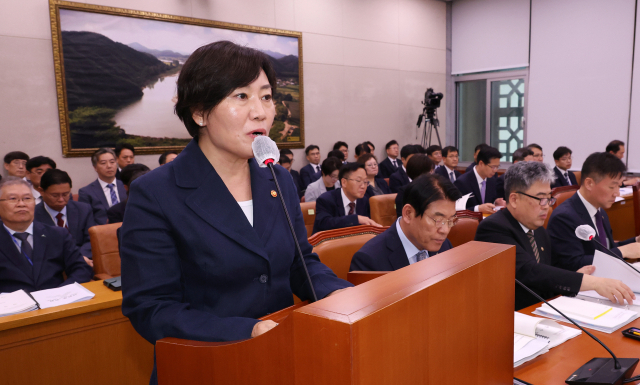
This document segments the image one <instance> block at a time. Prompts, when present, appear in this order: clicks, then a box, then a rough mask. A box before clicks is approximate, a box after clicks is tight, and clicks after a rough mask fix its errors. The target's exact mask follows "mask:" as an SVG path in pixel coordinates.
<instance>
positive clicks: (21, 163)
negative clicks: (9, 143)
mask: <svg viewBox="0 0 640 385" xmlns="http://www.w3.org/2000/svg"><path fill="white" fill-rule="evenodd" d="M10 164H12V165H14V166H19V167H26V166H27V161H26V160H18V159H14V160H12V161H11V163H10Z"/></svg>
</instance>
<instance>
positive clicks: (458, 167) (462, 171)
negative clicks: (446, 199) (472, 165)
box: [456, 166, 467, 174]
mask: <svg viewBox="0 0 640 385" xmlns="http://www.w3.org/2000/svg"><path fill="white" fill-rule="evenodd" d="M456 171H458V172H459V173H460V174H464V173H465V172H467V168H466V167H462V166H456Z"/></svg>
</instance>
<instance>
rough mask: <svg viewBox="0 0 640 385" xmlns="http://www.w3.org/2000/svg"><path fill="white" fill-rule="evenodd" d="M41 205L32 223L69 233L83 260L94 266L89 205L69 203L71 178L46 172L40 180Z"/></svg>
mask: <svg viewBox="0 0 640 385" xmlns="http://www.w3.org/2000/svg"><path fill="white" fill-rule="evenodd" d="M40 186H41V188H42V202H41V203H38V204H37V205H36V211H35V221H36V222H40V223H42V224H44V225H47V226H58V227H61V228H65V229H67V230H69V233H70V234H71V236H72V237H73V239H74V240H75V243H76V246H78V248H79V249H80V254H82V256H83V257H84V259H85V261H86V262H87V263H88V264H89V265H91V266H93V261H92V260H91V259H92V258H93V256H92V254H91V240H90V239H89V228H90V227H91V226H95V225H96V222H95V220H94V219H93V210H92V209H91V206H89V205H88V204H86V203H83V202H75V201H73V200H70V199H69V197H70V196H71V187H72V184H71V178H70V177H69V174H67V173H66V172H64V171H62V170H56V169H51V170H47V172H45V173H44V174H43V175H42V179H41V181H40Z"/></svg>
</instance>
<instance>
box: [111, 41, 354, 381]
mask: <svg viewBox="0 0 640 385" xmlns="http://www.w3.org/2000/svg"><path fill="white" fill-rule="evenodd" d="M275 88H276V78H275V73H274V71H273V69H272V67H271V64H270V62H269V60H268V58H267V56H266V55H264V54H262V53H261V52H259V51H256V50H253V49H251V48H247V47H241V46H238V45H235V44H233V43H231V42H226V41H222V42H216V43H213V44H209V45H206V46H203V47H200V48H198V49H197V50H196V51H195V52H194V53H193V54H192V55H191V56H190V57H189V59H188V60H187V62H186V63H185V64H184V66H183V68H182V71H181V73H180V76H179V79H178V101H177V103H176V107H175V111H176V114H177V115H178V117H179V118H180V119H181V120H182V121H183V123H184V124H185V126H186V127H187V130H188V131H189V133H190V134H191V136H193V138H194V139H193V140H192V141H191V143H189V144H188V145H187V146H186V148H185V149H184V151H182V153H181V154H180V155H178V157H177V158H176V159H175V160H174V161H173V162H171V163H168V164H166V165H164V166H163V167H159V168H157V169H155V170H153V171H151V172H150V173H148V174H146V175H144V176H142V177H140V178H138V179H137V180H136V181H135V182H134V183H133V184H132V186H131V193H130V197H129V200H128V203H127V210H126V213H125V217H124V221H123V226H122V230H121V257H122V278H123V279H122V281H123V303H122V311H123V314H125V315H126V316H127V317H129V319H130V320H131V323H132V324H133V326H134V327H135V329H136V330H137V331H138V332H139V333H140V334H141V335H142V336H143V337H144V338H146V339H147V340H148V341H149V342H151V343H155V342H156V341H157V340H159V339H161V338H164V337H177V338H184V339H191V340H200V341H231V340H240V339H246V338H250V337H255V336H258V335H260V334H262V333H265V332H266V331H268V330H270V329H271V328H273V327H275V326H276V325H277V324H276V323H274V322H273V321H263V322H260V321H258V320H257V318H259V317H262V316H264V315H267V314H269V313H272V312H275V311H278V310H281V309H283V308H285V307H287V306H290V305H292V304H293V296H292V294H296V295H297V296H298V297H300V298H301V299H303V300H304V299H311V297H312V295H311V291H310V289H309V282H307V279H306V275H305V273H304V269H303V266H302V263H301V261H300V258H299V257H298V256H297V255H296V251H295V245H294V241H293V239H292V236H291V233H290V230H289V228H288V224H287V221H286V218H285V215H284V212H283V210H282V206H281V203H280V198H279V197H277V192H276V187H275V183H274V181H273V177H272V175H271V173H270V171H269V170H268V169H265V168H259V167H258V164H257V163H256V161H255V160H254V159H253V151H252V149H251V144H252V142H253V140H254V138H255V137H257V136H258V135H267V134H268V132H269V129H270V128H271V125H272V123H273V119H274V116H275V106H274V103H273V100H272V95H273V93H274V92H275ZM276 177H277V178H278V183H279V184H280V186H281V188H282V193H283V195H284V199H285V202H286V205H287V208H288V210H289V212H290V213H291V216H292V220H293V222H294V227H295V230H296V233H297V236H298V239H299V241H300V247H301V249H302V253H303V254H304V258H305V261H306V262H307V265H308V268H309V274H310V276H311V280H312V281H313V286H314V288H315V292H316V294H317V297H318V298H323V297H326V296H327V295H330V294H333V293H335V292H336V291H338V290H340V289H344V288H346V287H348V286H351V285H350V284H349V283H348V282H346V281H343V280H341V279H339V278H337V277H336V276H335V274H333V272H332V271H331V270H330V269H329V268H327V267H326V266H325V265H323V264H322V263H321V262H320V261H319V259H318V256H317V255H316V254H314V253H313V251H312V247H311V245H310V244H309V243H308V241H307V236H306V229H305V226H304V221H303V218H302V213H301V210H300V204H299V201H298V196H297V194H296V190H295V187H294V185H293V180H292V179H291V176H290V175H289V174H288V172H287V171H286V170H285V169H284V168H282V167H280V166H277V167H276ZM155 373H156V372H155V370H154V372H153V375H152V379H151V382H152V383H155V382H156V381H157V379H156V374H155Z"/></svg>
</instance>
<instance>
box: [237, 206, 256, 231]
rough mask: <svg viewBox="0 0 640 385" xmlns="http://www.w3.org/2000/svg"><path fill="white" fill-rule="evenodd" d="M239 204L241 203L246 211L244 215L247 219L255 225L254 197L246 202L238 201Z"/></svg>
mask: <svg viewBox="0 0 640 385" xmlns="http://www.w3.org/2000/svg"><path fill="white" fill-rule="evenodd" d="M238 204H239V205H240V208H241V209H242V212H244V215H245V216H246V217H247V220H248V221H249V223H250V224H251V227H253V199H251V200H248V201H244V202H238Z"/></svg>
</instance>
